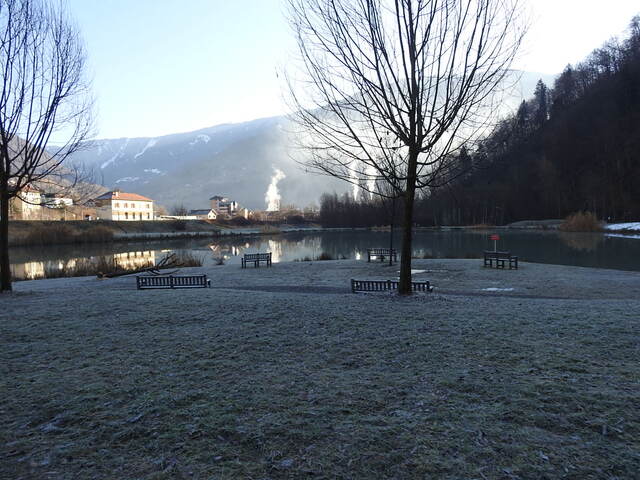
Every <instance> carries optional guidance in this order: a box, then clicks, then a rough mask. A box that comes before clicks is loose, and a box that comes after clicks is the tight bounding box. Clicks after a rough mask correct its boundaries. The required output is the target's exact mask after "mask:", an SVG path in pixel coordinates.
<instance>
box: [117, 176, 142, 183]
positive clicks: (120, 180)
mask: <svg viewBox="0 0 640 480" xmlns="http://www.w3.org/2000/svg"><path fill="white" fill-rule="evenodd" d="M138 180H140V177H122V178H119V179H118V180H116V183H123V182H136V181H138Z"/></svg>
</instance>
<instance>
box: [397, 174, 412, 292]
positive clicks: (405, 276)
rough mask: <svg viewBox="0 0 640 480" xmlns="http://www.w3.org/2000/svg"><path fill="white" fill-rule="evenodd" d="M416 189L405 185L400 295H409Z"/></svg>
mask: <svg viewBox="0 0 640 480" xmlns="http://www.w3.org/2000/svg"><path fill="white" fill-rule="evenodd" d="M415 192H416V187H415V186H413V185H407V192H406V194H405V197H404V198H405V200H404V201H405V205H404V215H403V221H402V252H401V255H400V284H399V285H398V293H399V294H400V295H411V293H412V292H411V251H412V243H413V242H412V241H413V200H414V198H415Z"/></svg>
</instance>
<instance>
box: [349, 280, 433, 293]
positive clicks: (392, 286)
mask: <svg viewBox="0 0 640 480" xmlns="http://www.w3.org/2000/svg"><path fill="white" fill-rule="evenodd" d="M399 283H400V282H398V281H397V280H354V279H353V278H352V279H351V291H352V292H353V293H356V292H385V291H387V290H397V289H398V284H399ZM411 290H413V291H414V292H431V291H433V287H432V286H431V285H430V283H429V282H411Z"/></svg>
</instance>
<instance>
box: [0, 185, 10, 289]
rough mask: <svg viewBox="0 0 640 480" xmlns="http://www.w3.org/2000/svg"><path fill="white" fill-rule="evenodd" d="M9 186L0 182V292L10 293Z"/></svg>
mask: <svg viewBox="0 0 640 480" xmlns="http://www.w3.org/2000/svg"><path fill="white" fill-rule="evenodd" d="M8 191H9V185H8V184H7V182H6V180H5V179H3V181H2V182H0V292H10V291H11V269H10V266H11V264H10V263H9V194H8Z"/></svg>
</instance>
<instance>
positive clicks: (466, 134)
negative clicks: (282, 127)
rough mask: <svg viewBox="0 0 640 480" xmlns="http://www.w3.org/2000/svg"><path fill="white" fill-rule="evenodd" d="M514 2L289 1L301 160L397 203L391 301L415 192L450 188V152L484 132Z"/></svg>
mask: <svg viewBox="0 0 640 480" xmlns="http://www.w3.org/2000/svg"><path fill="white" fill-rule="evenodd" d="M519 3H520V0H289V12H290V23H291V26H292V29H293V31H294V33H295V36H296V40H297V44H298V51H299V53H300V59H301V68H300V72H297V73H298V74H297V76H296V77H295V78H294V77H292V75H293V74H292V73H290V72H289V73H287V76H286V78H287V85H288V87H289V92H290V97H291V101H292V107H293V108H292V110H293V112H294V113H293V114H292V118H293V120H294V124H295V125H297V126H298V127H299V131H298V132H296V133H297V135H296V138H298V139H299V140H300V145H299V146H300V147H301V148H302V149H303V150H304V155H305V160H303V162H304V164H305V165H306V166H307V167H308V168H309V169H311V170H312V171H316V172H320V173H323V174H327V175H331V176H334V177H337V178H340V179H342V180H345V181H347V182H350V183H352V184H355V185H365V187H364V188H365V189H366V190H367V189H368V190H369V191H370V192H371V193H373V194H377V195H381V196H383V197H388V198H394V197H398V196H402V197H403V198H404V203H405V208H404V212H405V221H404V240H403V252H402V263H401V283H400V291H401V293H407V292H408V291H409V290H408V289H409V287H410V267H411V251H410V250H411V224H412V215H413V203H414V199H415V192H416V189H418V190H419V189H429V188H435V187H437V186H439V185H441V184H442V182H443V181H444V182H445V183H446V181H447V180H448V179H452V178H453V177H454V175H452V174H453V172H454V170H455V168H454V166H453V165H452V164H453V162H454V161H455V155H454V153H455V152H456V151H457V150H459V149H460V148H461V147H462V146H467V148H469V146H470V145H472V144H473V142H474V141H476V140H477V139H478V138H480V137H481V136H482V135H483V134H486V133H487V132H488V131H489V130H490V129H491V128H492V125H493V123H494V121H495V119H496V116H495V112H496V108H497V107H498V105H499V103H498V102H497V98H496V92H497V91H500V89H501V87H502V86H503V85H504V83H505V80H506V79H507V76H508V75H509V73H510V66H511V63H512V61H513V59H514V57H515V55H516V53H517V51H518V48H519V47H520V44H521V42H522V38H523V35H524V32H525V25H524V22H523V21H522V19H521V13H520V8H519ZM381 181H382V182H385V183H387V184H389V185H390V186H391V187H392V188H391V189H392V193H389V189H379V188H378V186H379V185H380V182H381ZM367 186H370V187H367Z"/></svg>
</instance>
